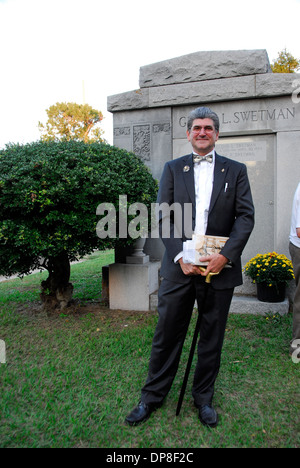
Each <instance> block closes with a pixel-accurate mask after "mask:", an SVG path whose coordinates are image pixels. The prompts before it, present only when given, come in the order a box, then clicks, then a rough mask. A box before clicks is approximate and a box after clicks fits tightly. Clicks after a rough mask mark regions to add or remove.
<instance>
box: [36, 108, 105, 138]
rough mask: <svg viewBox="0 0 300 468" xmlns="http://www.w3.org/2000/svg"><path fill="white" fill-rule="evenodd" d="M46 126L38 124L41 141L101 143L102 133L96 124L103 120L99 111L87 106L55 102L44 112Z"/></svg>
mask: <svg viewBox="0 0 300 468" xmlns="http://www.w3.org/2000/svg"><path fill="white" fill-rule="evenodd" d="M46 113H47V116H48V120H47V122H46V124H45V125H44V124H43V123H41V122H39V123H38V127H39V129H40V132H41V140H42V141H60V140H67V141H69V140H78V141H83V142H84V143H89V142H95V141H98V142H101V141H103V140H102V138H101V135H102V134H103V131H102V130H101V129H100V128H99V126H98V124H99V123H100V122H101V121H102V120H103V115H102V113H101V112H100V111H98V110H96V109H93V108H92V107H91V106H89V105H88V104H83V105H81V104H76V103H74V102H57V103H56V104H55V105H53V106H50V107H49V109H47V110H46Z"/></svg>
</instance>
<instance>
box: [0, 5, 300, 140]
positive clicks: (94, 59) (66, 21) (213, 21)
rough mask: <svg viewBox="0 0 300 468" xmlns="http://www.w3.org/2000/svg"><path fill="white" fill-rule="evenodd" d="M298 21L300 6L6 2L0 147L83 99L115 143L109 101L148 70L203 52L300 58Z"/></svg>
mask: <svg viewBox="0 0 300 468" xmlns="http://www.w3.org/2000/svg"><path fill="white" fill-rule="evenodd" d="M299 17H300V0H284V1H282V0H280V1H279V0H251V1H249V2H242V1H241V0H226V1H225V0H211V1H207V0H206V1H203V0H195V1H193V2H183V1H178V0H151V1H148V2H143V1H141V0H127V1H125V0H0V44H1V46H0V47H1V54H0V61H1V72H0V83H1V86H0V148H3V147H4V145H5V144H6V143H8V142H13V143H17V142H19V143H26V142H30V141H36V140H38V139H39V137H40V133H39V130H38V128H37V124H38V121H43V122H45V121H46V118H47V116H46V113H45V110H46V109H47V108H49V107H50V106H51V105H52V104H55V103H56V102H77V103H78V104H82V103H83V99H84V97H85V102H86V103H88V104H90V105H91V106H93V107H94V108H96V109H98V110H101V111H102V113H103V114H104V116H105V120H104V122H103V124H102V128H103V129H104V131H105V134H104V137H105V138H106V139H107V140H108V142H109V143H112V117H111V114H109V113H108V112H107V109H106V108H107V96H110V95H113V94H117V93H122V92H125V91H130V90H133V89H138V87H139V68H140V67H141V66H143V65H148V64H150V63H154V62H159V61H161V60H166V59H169V58H173V57H178V56H181V55H185V54H189V53H192V52H197V51H201V50H237V49H266V50H267V52H268V54H269V58H270V61H271V63H272V61H273V59H275V58H276V57H277V55H278V52H279V51H280V50H282V49H284V48H285V47H286V48H287V49H288V51H289V52H291V53H292V54H293V55H294V56H295V57H296V58H300V40H299V24H298V22H299ZM83 83H84V86H83Z"/></svg>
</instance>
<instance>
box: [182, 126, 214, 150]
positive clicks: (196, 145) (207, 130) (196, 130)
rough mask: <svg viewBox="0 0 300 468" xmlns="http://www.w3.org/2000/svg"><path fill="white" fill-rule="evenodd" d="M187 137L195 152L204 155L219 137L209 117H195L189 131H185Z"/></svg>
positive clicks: (212, 147)
mask: <svg viewBox="0 0 300 468" xmlns="http://www.w3.org/2000/svg"><path fill="white" fill-rule="evenodd" d="M186 134H187V138H188V140H189V142H190V143H191V144H192V147H193V150H194V151H195V153H198V154H200V155H201V156H205V155H206V154H208V153H210V152H211V151H212V150H213V149H214V147H215V144H216V141H217V140H218V138H219V132H217V131H216V129H215V126H214V123H213V121H212V120H211V119H195V120H194V122H193V125H192V128H191V131H190V132H189V131H187V132H186Z"/></svg>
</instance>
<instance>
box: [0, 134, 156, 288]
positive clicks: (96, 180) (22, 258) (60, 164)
mask: <svg viewBox="0 0 300 468" xmlns="http://www.w3.org/2000/svg"><path fill="white" fill-rule="evenodd" d="M125 194H126V195H127V197H128V205H130V204H133V203H135V202H140V203H144V204H145V205H146V206H147V207H149V211H150V204H151V203H152V202H154V201H155V200H156V194H157V182H156V181H155V180H154V179H153V177H152V175H151V174H150V172H149V170H148V168H146V166H145V165H144V164H143V163H142V161H141V160H140V159H139V158H138V157H137V156H135V155H134V154H133V153H129V152H127V151H125V150H121V149H118V148H116V147H114V146H109V145H106V144H104V143H102V144H97V143H92V144H86V143H83V142H78V141H74V140H70V141H63V142H41V141H40V142H37V143H31V144H27V145H8V146H7V147H6V149H5V150H1V151H0V274H2V275H6V276H11V275H13V274H19V275H24V274H27V273H29V272H30V271H32V270H33V269H36V268H40V265H41V259H43V267H44V268H46V269H48V271H49V278H48V281H47V282H46V283H45V284H44V291H45V290H49V294H50V295H52V296H55V295H56V296H57V290H58V289H60V290H64V289H66V288H67V287H68V284H69V283H68V282H69V277H70V261H74V260H76V259H78V258H80V257H82V256H84V255H86V254H89V253H91V252H92V251H93V249H106V248H112V247H114V246H115V244H116V242H118V239H109V238H106V239H99V238H98V237H97V235H96V225H97V222H98V221H99V217H98V219H97V216H96V210H97V206H98V205H99V204H100V203H113V204H114V205H115V207H116V209H117V210H118V203H119V195H125ZM117 232H118V231H117ZM125 242H126V244H127V243H128V240H127V239H126V240H125V241H124V243H125Z"/></svg>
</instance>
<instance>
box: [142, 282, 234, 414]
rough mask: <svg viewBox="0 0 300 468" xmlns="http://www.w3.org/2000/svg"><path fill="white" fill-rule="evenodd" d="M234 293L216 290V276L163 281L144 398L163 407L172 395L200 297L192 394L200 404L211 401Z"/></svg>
mask: <svg viewBox="0 0 300 468" xmlns="http://www.w3.org/2000/svg"><path fill="white" fill-rule="evenodd" d="M232 296H233V289H224V290H215V289H214V288H213V279H212V283H211V284H207V283H205V278H204V277H202V276H199V277H198V276H197V277H196V276H195V277H191V278H190V281H189V282H188V283H187V284H181V283H180V284H179V283H174V282H171V281H168V280H166V279H164V280H163V282H162V284H161V287H160V290H159V296H158V299H159V301H158V313H159V319H158V323H157V327H156V330H155V334H154V338H153V343H152V351H151V356H150V363H149V372H148V377H147V380H146V383H145V385H144V387H143V388H142V394H141V401H143V402H144V403H147V404H150V405H154V406H155V405H157V406H159V405H160V404H162V402H163V400H164V398H165V397H166V395H167V394H168V392H169V390H170V388H171V386H172V383H173V380H174V378H175V375H176V372H177V369H178V366H179V361H180V356H181V352H182V348H183V345H184V341H185V338H186V334H187V331H188V327H189V324H190V320H191V316H192V313H193V309H194V305H195V300H197V303H198V313H199V314H200V315H201V328H200V339H199V342H198V361H197V365H196V370H195V374H194V382H193V389H192V394H193V397H194V402H195V405H196V406H197V407H199V406H200V405H203V404H210V403H211V401H212V398H213V394H214V384H215V380H216V378H217V375H218V372H219V368H220V361H221V351H222V346H223V340H224V334H225V327H226V322H227V317H228V312H229V308H230V304H231V301H232Z"/></svg>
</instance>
